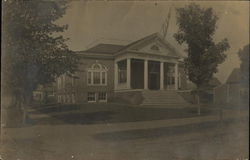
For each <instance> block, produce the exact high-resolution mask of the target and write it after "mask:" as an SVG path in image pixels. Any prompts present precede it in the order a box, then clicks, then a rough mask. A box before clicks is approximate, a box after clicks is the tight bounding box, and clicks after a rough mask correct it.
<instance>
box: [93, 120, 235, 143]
mask: <svg viewBox="0 0 250 160" xmlns="http://www.w3.org/2000/svg"><path fill="white" fill-rule="evenodd" d="M229 123H231V122H230V121H228V122H225V123H224V125H225V126H226V125H228V124H229ZM216 127H220V124H219V123H218V122H205V123H200V124H189V125H184V126H174V127H160V128H153V129H133V130H126V131H116V132H107V133H100V134H96V135H94V136H93V138H94V139H96V140H100V141H125V140H135V139H156V138H161V137H167V136H173V135H183V134H188V133H195V132H196V133H197V132H201V131H202V132H206V131H208V130H211V129H213V128H216Z"/></svg>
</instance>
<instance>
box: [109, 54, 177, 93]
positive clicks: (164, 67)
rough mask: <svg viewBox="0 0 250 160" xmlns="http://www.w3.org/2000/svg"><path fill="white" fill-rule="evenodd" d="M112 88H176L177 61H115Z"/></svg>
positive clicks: (123, 89) (120, 89) (117, 90)
mask: <svg viewBox="0 0 250 160" xmlns="http://www.w3.org/2000/svg"><path fill="white" fill-rule="evenodd" d="M114 72H115V73H114V75H115V76H114V78H115V79H114V84H115V85H114V88H115V91H116V92H119V91H128V90H178V88H179V87H180V85H181V79H180V75H179V72H178V61H175V62H169V61H167V60H155V59H140V58H126V59H123V60H117V61H115V70H114Z"/></svg>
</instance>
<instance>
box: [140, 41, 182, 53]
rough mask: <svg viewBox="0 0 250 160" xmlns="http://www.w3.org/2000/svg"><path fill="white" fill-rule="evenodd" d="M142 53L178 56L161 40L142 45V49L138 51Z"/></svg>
mask: <svg viewBox="0 0 250 160" xmlns="http://www.w3.org/2000/svg"><path fill="white" fill-rule="evenodd" d="M136 50H137V51H139V52H142V53H150V54H154V55H165V56H173V57H175V56H178V55H176V54H175V53H174V52H173V51H172V50H171V49H170V48H168V47H167V46H166V45H165V44H163V43H161V42H160V41H159V40H155V41H152V42H150V43H147V44H144V45H142V46H141V47H140V48H137V49H136Z"/></svg>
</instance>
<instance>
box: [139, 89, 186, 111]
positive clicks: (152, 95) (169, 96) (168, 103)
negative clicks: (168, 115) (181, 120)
mask: <svg viewBox="0 0 250 160" xmlns="http://www.w3.org/2000/svg"><path fill="white" fill-rule="evenodd" d="M142 97H143V101H142V103H141V105H144V106H155V105H157V106H165V107H174V108H175V107H178V108H179V107H180V108H182V107H183V108H184V107H188V106H189V105H190V104H189V103H188V102H186V101H185V100H184V99H183V98H182V97H181V96H180V95H179V94H178V93H177V92H176V91H175V90H157V91H152V90H145V91H142Z"/></svg>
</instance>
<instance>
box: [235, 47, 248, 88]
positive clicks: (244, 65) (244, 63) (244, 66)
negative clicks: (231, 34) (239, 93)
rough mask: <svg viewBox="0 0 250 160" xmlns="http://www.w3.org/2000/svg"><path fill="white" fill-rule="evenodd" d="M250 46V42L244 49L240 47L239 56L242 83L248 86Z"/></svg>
mask: <svg viewBox="0 0 250 160" xmlns="http://www.w3.org/2000/svg"><path fill="white" fill-rule="evenodd" d="M249 46H250V44H248V45H245V46H244V47H243V49H240V50H239V52H238V56H239V58H240V60H241V64H240V70H241V76H242V77H241V79H242V84H243V85H246V86H247V88H248V86H249Z"/></svg>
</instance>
